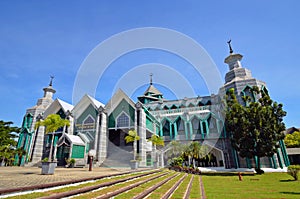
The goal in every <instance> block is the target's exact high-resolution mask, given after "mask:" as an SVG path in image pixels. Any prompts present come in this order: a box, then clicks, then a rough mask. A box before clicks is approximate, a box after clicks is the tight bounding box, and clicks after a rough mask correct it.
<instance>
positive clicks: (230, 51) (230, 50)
mask: <svg viewBox="0 0 300 199" xmlns="http://www.w3.org/2000/svg"><path fill="white" fill-rule="evenodd" d="M227 43H228V45H229V53H230V54H232V53H233V50H232V47H231V39H230V40H229V41H227Z"/></svg>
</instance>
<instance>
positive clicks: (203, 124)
mask: <svg viewBox="0 0 300 199" xmlns="http://www.w3.org/2000/svg"><path fill="white" fill-rule="evenodd" d="M202 128H203V134H207V128H206V122H202Z"/></svg>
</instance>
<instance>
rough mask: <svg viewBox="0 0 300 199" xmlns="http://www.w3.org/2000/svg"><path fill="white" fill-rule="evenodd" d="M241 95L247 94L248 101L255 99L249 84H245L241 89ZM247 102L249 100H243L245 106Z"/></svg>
mask: <svg viewBox="0 0 300 199" xmlns="http://www.w3.org/2000/svg"><path fill="white" fill-rule="evenodd" d="M242 96H248V97H250V102H254V101H255V97H254V94H253V92H252V90H251V87H250V86H246V87H245V88H244V89H243V91H242ZM248 103H249V102H245V106H248Z"/></svg>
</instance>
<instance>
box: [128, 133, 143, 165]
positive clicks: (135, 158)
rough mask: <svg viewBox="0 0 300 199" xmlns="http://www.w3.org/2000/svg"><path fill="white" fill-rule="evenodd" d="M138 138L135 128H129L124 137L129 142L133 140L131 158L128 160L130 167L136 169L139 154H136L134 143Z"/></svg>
mask: <svg viewBox="0 0 300 199" xmlns="http://www.w3.org/2000/svg"><path fill="white" fill-rule="evenodd" d="M138 140H140V136H138V135H137V132H136V131H135V130H130V131H129V132H128V135H127V136H126V137H125V142H126V143H130V142H133V160H131V161H130V167H131V169H137V168H138V164H139V161H140V160H139V156H138V155H137V154H136V152H135V151H136V143H137V141H138Z"/></svg>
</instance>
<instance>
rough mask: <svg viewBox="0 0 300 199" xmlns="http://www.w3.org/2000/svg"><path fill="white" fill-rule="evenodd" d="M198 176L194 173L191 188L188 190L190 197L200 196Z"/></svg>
mask: <svg viewBox="0 0 300 199" xmlns="http://www.w3.org/2000/svg"><path fill="white" fill-rule="evenodd" d="M199 182H200V176H199V175H195V176H194V180H193V182H192V189H191V192H190V198H197V199H198V198H200V197H201V190H200V184H199Z"/></svg>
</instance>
